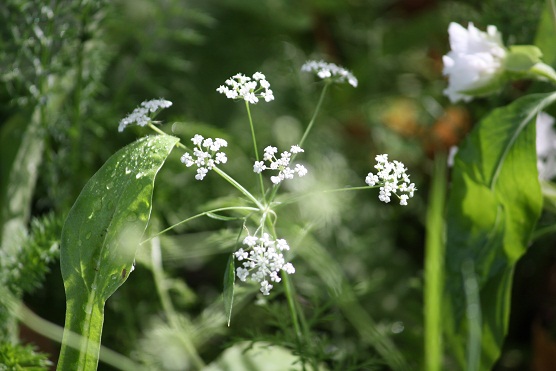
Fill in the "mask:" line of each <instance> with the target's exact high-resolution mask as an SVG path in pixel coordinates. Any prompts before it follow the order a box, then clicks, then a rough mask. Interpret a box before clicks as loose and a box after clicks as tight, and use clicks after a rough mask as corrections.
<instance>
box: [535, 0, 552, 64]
mask: <svg viewBox="0 0 556 371" xmlns="http://www.w3.org/2000/svg"><path fill="white" fill-rule="evenodd" d="M555 37H556V0H546V8H545V10H544V11H543V12H542V15H541V21H540V22H539V28H538V29H537V35H536V36H535V45H536V46H538V47H539V48H540V49H541V50H542V53H543V55H544V61H545V63H547V64H548V65H550V66H553V67H554V66H555V64H556V43H555V42H554V38H555Z"/></svg>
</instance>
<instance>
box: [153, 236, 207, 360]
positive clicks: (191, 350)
mask: <svg viewBox="0 0 556 371" xmlns="http://www.w3.org/2000/svg"><path fill="white" fill-rule="evenodd" d="M151 261H152V270H153V277H154V282H155V286H156V291H157V292H158V295H159V296H160V302H161V303H162V308H163V309H164V312H165V313H166V318H168V320H169V322H170V323H171V324H172V326H173V327H174V328H180V327H181V326H180V324H179V320H178V316H177V313H176V311H175V309H174V306H173V305H172V300H171V299H170V295H168V291H167V290H166V285H165V284H164V270H163V268H162V258H161V254H160V240H159V239H158V238H153V239H152V240H151ZM180 338H181V340H182V343H183V346H184V348H185V351H186V352H187V354H188V355H189V357H190V358H191V361H192V362H193V365H194V367H195V368H196V369H197V370H201V369H203V368H204V367H205V366H206V365H205V363H204V362H203V360H202V358H201V357H200V356H199V353H198V352H197V350H196V349H195V345H194V344H193V343H192V341H191V339H190V338H189V336H188V335H187V334H180Z"/></svg>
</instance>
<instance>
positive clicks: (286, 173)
mask: <svg viewBox="0 0 556 371" xmlns="http://www.w3.org/2000/svg"><path fill="white" fill-rule="evenodd" d="M301 152H304V151H303V149H302V148H301V147H299V146H298V145H294V146H291V148H290V150H289V151H284V152H282V153H281V154H280V158H277V157H276V154H277V153H278V148H276V147H272V146H268V147H266V148H265V149H264V154H263V161H255V164H254V165H253V171H254V172H255V173H257V174H260V173H262V172H263V171H264V170H277V171H278V174H277V175H273V176H271V177H270V181H271V182H272V183H274V184H279V183H280V182H282V181H283V180H284V179H293V178H294V176H295V175H296V174H297V176H299V177H302V176H305V175H307V168H306V167H305V166H303V165H301V164H296V165H295V167H294V168H293V169H292V168H291V167H290V163H291V159H292V155H296V154H298V153H301ZM265 161H266V162H268V164H265Z"/></svg>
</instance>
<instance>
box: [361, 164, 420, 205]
mask: <svg viewBox="0 0 556 371" xmlns="http://www.w3.org/2000/svg"><path fill="white" fill-rule="evenodd" d="M375 160H376V162H377V163H376V165H375V169H377V170H378V172H377V173H376V174H373V173H369V174H368V175H367V177H366V178H365V183H367V184H368V185H369V186H380V192H379V195H378V199H379V200H380V201H382V202H385V203H388V202H390V196H392V193H393V194H394V195H396V196H397V197H398V198H399V199H400V205H407V200H408V199H410V198H412V197H413V194H414V192H415V191H416V190H417V188H415V184H414V183H411V181H410V180H409V175H408V174H407V168H406V167H405V165H404V164H403V163H401V162H399V161H392V162H390V161H388V155H386V154H384V155H378V156H376V157H375Z"/></svg>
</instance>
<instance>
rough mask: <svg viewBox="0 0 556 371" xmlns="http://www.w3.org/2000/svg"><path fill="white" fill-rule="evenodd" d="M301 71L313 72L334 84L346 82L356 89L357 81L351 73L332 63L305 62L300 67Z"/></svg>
mask: <svg viewBox="0 0 556 371" xmlns="http://www.w3.org/2000/svg"><path fill="white" fill-rule="evenodd" d="M301 71H304V72H313V73H314V74H315V75H317V76H318V77H319V78H321V79H323V80H330V81H332V82H336V83H340V84H341V83H344V82H347V83H348V84H350V85H351V86H353V87H354V88H356V87H357V83H358V81H357V79H356V78H355V76H353V74H352V73H351V72H349V71H348V70H346V69H345V68H343V67H340V66H338V65H336V64H334V63H326V62H324V61H307V62H305V63H304V64H303V66H301Z"/></svg>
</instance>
